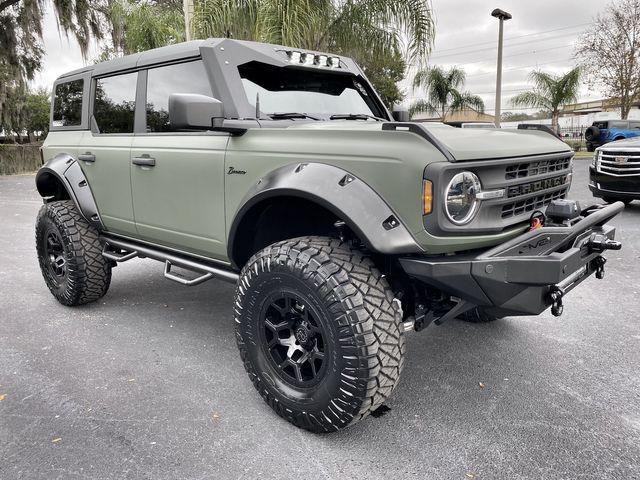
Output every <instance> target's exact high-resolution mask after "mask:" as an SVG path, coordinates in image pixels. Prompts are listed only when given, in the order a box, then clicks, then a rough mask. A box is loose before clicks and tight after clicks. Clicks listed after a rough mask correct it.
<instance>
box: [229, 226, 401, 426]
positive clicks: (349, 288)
mask: <svg viewBox="0 0 640 480" xmlns="http://www.w3.org/2000/svg"><path fill="white" fill-rule="evenodd" d="M279 295H291V296H295V297H297V298H300V299H302V302H303V303H305V304H307V305H308V306H307V307H306V310H305V311H306V312H308V313H309V316H310V317H314V318H315V317H317V320H314V321H316V322H317V323H318V325H319V326H320V327H321V329H322V331H323V335H324V336H325V337H326V339H325V338H324V337H323V340H322V341H323V345H324V346H325V347H324V348H325V351H324V355H325V357H324V358H325V359H326V360H323V362H324V361H326V362H327V363H326V368H325V371H324V375H323V376H320V375H318V377H316V378H315V379H314V380H313V381H316V382H317V383H316V384H313V385H311V386H308V387H305V386H300V385H294V384H293V383H292V381H288V380H287V378H286V375H285V374H284V373H283V370H282V367H277V366H276V363H274V362H273V356H272V353H271V351H272V350H270V349H269V348H270V347H269V345H268V342H267V341H266V340H264V335H265V334H264V333H263V332H265V331H266V330H265V327H264V326H263V325H264V324H265V323H266V322H265V320H264V319H263V318H270V317H268V316H267V315H266V314H263V313H262V312H264V308H265V307H264V305H268V304H269V302H270V301H271V300H270V299H271V298H276V297H277V296H279ZM272 305H273V304H272ZM287 305H288V304H287ZM268 308H271V307H268ZM283 310H284V309H283ZM293 311H295V312H298V310H293ZM234 313H235V322H236V339H237V343H238V348H239V350H240V355H241V358H242V361H243V363H244V366H245V369H246V370H247V373H248V374H249V377H250V378H251V381H252V382H253V384H254V386H255V388H256V389H257V390H258V392H259V393H260V395H261V396H262V397H263V399H264V400H265V401H266V402H267V403H268V404H269V405H270V406H271V408H273V410H274V411H275V412H276V413H277V414H278V415H280V416H281V417H283V418H284V419H286V420H288V421H289V422H291V423H292V424H294V425H296V426H298V427H301V428H304V429H306V430H310V431H313V432H329V431H335V430H339V429H341V428H344V427H347V426H349V425H351V424H353V423H355V422H357V421H358V420H360V419H362V418H364V417H366V416H367V415H369V414H370V413H371V412H373V411H375V410H376V409H377V408H378V407H379V406H380V405H381V404H382V403H383V402H384V401H385V400H386V399H387V398H388V397H389V396H390V395H391V393H392V392H393V390H394V388H395V387H396V386H397V384H398V381H399V379H400V373H401V372H402V368H403V365H404V354H405V338H404V331H403V328H402V312H401V309H400V307H399V306H398V302H394V297H393V294H392V292H391V289H390V287H389V284H388V283H387V281H386V280H385V278H384V277H383V276H382V274H381V273H380V272H379V271H378V270H377V269H376V267H375V266H374V265H373V263H372V262H371V260H370V259H369V258H367V257H366V256H364V255H363V254H362V253H361V252H359V251H357V250H355V249H352V248H350V247H349V246H348V245H346V244H345V243H342V242H340V241H339V240H336V239H332V238H325V237H304V238H296V239H292V240H286V241H282V242H278V243H275V244H273V245H271V246H269V247H266V248H265V249H263V250H261V251H259V252H258V253H256V254H255V255H254V256H253V257H251V259H249V261H248V262H247V264H246V265H245V267H244V268H243V269H242V272H241V273H240V278H239V281H238V286H237V290H236V297H235V312H234ZM279 318H283V317H279ZM261 332H262V333H261ZM292 332H293V330H292ZM291 338H293V333H292V337H291ZM314 341H315V342H317V343H316V345H315V348H317V347H318V345H319V342H320V341H319V340H314ZM295 342H296V344H298V343H297V342H298V340H295ZM271 348H273V347H271ZM285 363H286V359H285ZM322 365H325V364H324V363H323V364H322ZM285 368H287V367H285ZM316 368H319V370H320V371H322V368H323V367H314V373H315V370H316ZM313 381H312V383H313Z"/></svg>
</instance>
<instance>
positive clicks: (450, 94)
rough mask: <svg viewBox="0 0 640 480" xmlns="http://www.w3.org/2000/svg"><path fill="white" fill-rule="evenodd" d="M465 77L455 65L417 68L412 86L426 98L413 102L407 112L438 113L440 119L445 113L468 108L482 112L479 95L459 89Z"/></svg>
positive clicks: (482, 103)
mask: <svg viewBox="0 0 640 480" xmlns="http://www.w3.org/2000/svg"><path fill="white" fill-rule="evenodd" d="M465 78H466V75H465V73H464V70H462V69H460V68H457V67H452V68H451V69H449V70H443V69H442V68H441V67H430V68H426V69H424V70H419V71H418V72H417V73H416V75H415V77H414V78H413V88H414V90H415V89H422V90H424V91H426V93H427V95H426V99H424V100H418V101H416V102H415V103H413V105H411V107H410V108H409V112H410V113H411V115H414V114H415V113H422V112H424V113H429V114H435V115H439V116H440V119H441V120H442V121H444V120H445V118H446V116H447V115H449V114H451V113H454V112H459V111H461V110H464V109H468V108H471V109H473V110H476V111H478V112H484V102H483V101H482V99H481V98H480V97H479V96H477V95H473V94H471V93H470V92H461V91H460V89H461V88H462V87H463V86H464V82H465Z"/></svg>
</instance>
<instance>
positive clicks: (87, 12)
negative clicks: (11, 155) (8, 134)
mask: <svg viewBox="0 0 640 480" xmlns="http://www.w3.org/2000/svg"><path fill="white" fill-rule="evenodd" d="M106 4H107V2H106V0H53V7H54V9H53V10H54V13H55V15H56V18H57V20H58V26H59V28H60V30H61V31H63V32H64V33H65V34H67V35H73V36H74V37H75V38H76V40H77V41H78V43H79V45H80V48H81V51H82V53H83V54H86V53H87V50H88V46H89V41H90V39H91V38H92V37H95V38H101V37H102V31H103V27H104V15H103V13H102V12H103V11H104V7H105V5H106ZM46 5H47V2H45V1H44V0H22V1H21V0H3V1H0V126H2V127H3V128H4V129H7V130H13V129H14V128H13V126H15V125H17V124H18V123H20V122H21V116H22V113H21V109H22V108H23V106H24V103H23V102H24V97H25V95H26V92H27V83H28V81H29V80H32V79H33V76H34V74H35V72H36V71H38V70H39V69H40V67H41V65H42V56H43V54H44V50H43V48H42V21H43V19H44V9H45V7H46Z"/></svg>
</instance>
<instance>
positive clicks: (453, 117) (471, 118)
mask: <svg viewBox="0 0 640 480" xmlns="http://www.w3.org/2000/svg"><path fill="white" fill-rule="evenodd" d="M495 119H496V117H495V116H493V115H489V114H487V113H480V112H478V111H476V110H473V109H465V110H461V111H459V112H453V113H450V114H448V115H445V117H444V121H445V122H490V123H494V122H495ZM411 121H412V122H441V121H443V120H442V118H441V117H439V116H436V117H434V116H433V115H429V114H425V113H417V114H415V115H414V116H413V117H412V119H411Z"/></svg>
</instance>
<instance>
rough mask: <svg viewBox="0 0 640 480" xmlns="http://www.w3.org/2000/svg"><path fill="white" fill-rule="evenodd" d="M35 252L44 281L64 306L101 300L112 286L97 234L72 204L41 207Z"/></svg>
mask: <svg viewBox="0 0 640 480" xmlns="http://www.w3.org/2000/svg"><path fill="white" fill-rule="evenodd" d="M36 250H37V252H38V261H39V263H40V270H41V271H42V276H43V277H44V281H45V283H46V284H47V287H49V290H50V291H51V293H52V294H53V296H54V297H56V299H57V300H58V301H59V302H60V303H61V304H63V305H67V306H74V305H82V304H85V303H90V302H93V301H95V300H97V299H99V298H101V297H102V296H103V295H104V294H105V293H107V290H108V289H109V284H110V283H111V264H110V263H109V261H108V260H107V259H105V258H104V257H103V256H102V246H101V244H100V241H99V239H98V232H97V230H96V229H95V228H93V227H92V226H91V225H89V223H87V221H86V220H85V219H84V218H83V217H82V215H80V213H79V212H78V210H77V209H76V207H75V205H74V204H73V202H72V201H70V200H63V201H57V202H51V203H47V204H45V205H43V206H42V208H41V209H40V212H39V213H38V219H37V221H36Z"/></svg>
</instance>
